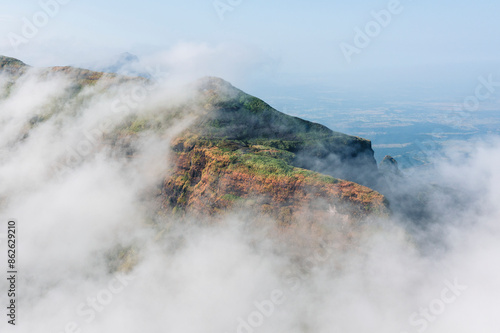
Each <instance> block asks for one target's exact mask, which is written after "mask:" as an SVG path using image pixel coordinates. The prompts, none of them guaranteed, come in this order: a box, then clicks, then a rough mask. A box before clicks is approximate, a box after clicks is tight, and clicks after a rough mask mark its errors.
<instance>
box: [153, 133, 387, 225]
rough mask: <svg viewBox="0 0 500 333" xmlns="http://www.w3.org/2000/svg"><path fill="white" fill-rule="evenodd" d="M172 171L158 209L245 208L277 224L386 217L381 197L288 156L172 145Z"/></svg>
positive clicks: (213, 145)
mask: <svg viewBox="0 0 500 333" xmlns="http://www.w3.org/2000/svg"><path fill="white" fill-rule="evenodd" d="M174 150H175V152H176V156H175V158H174V161H173V163H174V165H175V172H174V174H173V175H171V176H170V177H168V178H167V179H166V180H165V183H164V185H163V188H162V207H163V209H165V210H173V211H174V212H184V211H189V212H194V213H197V214H200V215H204V214H209V215H214V214H217V213H221V212H224V211H226V210H227V209H228V208H238V207H241V208H249V209H252V210H254V211H256V212H257V213H262V214H264V215H268V216H270V217H273V218H275V219H277V220H278V221H280V222H281V223H284V224H288V223H293V222H294V221H295V220H303V219H305V218H307V219H313V220H314V219H319V218H324V217H325V215H329V214H332V213H335V212H336V211H338V212H339V213H340V214H345V215H346V216H349V217H350V218H354V219H358V218H362V217H365V216H367V215H369V214H372V213H375V214H385V213H387V208H386V201H385V198H384V196H382V195H381V194H379V193H377V192H375V191H373V190H371V189H369V188H367V187H364V186H361V185H359V184H356V183H353V182H349V181H345V180H339V179H336V178H333V177H330V176H326V175H322V174H319V173H316V172H313V171H310V170H305V169H301V168H296V167H294V166H292V165H291V164H289V163H287V161H292V160H293V154H291V153H289V152H287V151H285V150H280V149H276V148H273V147H269V146H263V145H253V144H245V143H242V142H239V141H234V140H226V139H224V140H219V141H214V140H212V141H204V140H195V141H193V140H186V139H185V138H179V139H177V140H175V141H174Z"/></svg>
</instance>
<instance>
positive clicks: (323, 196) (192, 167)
mask: <svg viewBox="0 0 500 333" xmlns="http://www.w3.org/2000/svg"><path fill="white" fill-rule="evenodd" d="M0 64H1V65H2V69H1V71H2V72H5V73H7V74H9V75H10V77H11V79H12V83H11V85H14V84H15V83H16V82H17V81H18V79H19V78H21V77H23V75H27V73H29V72H30V67H28V66H27V65H25V64H24V63H22V62H20V61H18V60H15V59H11V58H5V57H4V58H2V61H1V62H0ZM33 71H34V72H33V73H35V74H33V75H36V76H37V77H42V78H44V79H46V80H51V77H52V76H51V75H52V74H57V75H59V76H63V77H65V78H67V79H69V80H70V81H71V82H72V88H71V89H69V90H68V92H67V93H66V95H64V96H65V97H64V98H61V99H59V100H58V103H59V104H56V105H51V106H50V108H49V109H50V113H49V114H42V115H41V116H39V117H38V116H37V118H36V125H37V126H38V125H40V124H42V123H44V122H47V121H49V120H50V119H51V118H53V117H56V116H57V115H61V114H63V113H67V114H68V115H69V116H72V115H73V114H75V110H74V109H71V110H68V109H67V108H68V105H72V108H76V109H77V108H80V107H82V106H85V105H87V104H89V103H88V102H85V101H86V100H88V99H89V98H91V97H89V96H90V95H89V92H88V91H87V92H85V93H84V92H83V88H85V87H92V86H94V85H96V84H98V83H99V88H98V89H96V91H94V94H97V95H99V94H102V93H104V92H106V91H107V90H108V89H110V88H115V87H117V86H120V85H122V84H124V83H132V84H137V85H144V84H145V85H148V84H150V82H148V81H147V80H145V79H143V78H134V77H123V76H119V75H116V74H107V73H101V72H93V71H89V70H85V69H78V68H73V67H52V68H45V69H36V70H33ZM19 81H22V80H19ZM184 89H185V90H186V91H190V92H191V94H189V96H190V98H189V99H187V100H182V102H180V103H177V104H174V105H159V106H155V107H154V108H149V109H148V108H145V109H144V110H141V109H138V110H136V111H135V112H132V113H131V114H126V115H123V116H122V117H121V118H120V120H118V121H117V122H115V123H114V125H113V127H111V128H110V130H109V131H108V132H106V133H103V136H102V137H101V145H103V146H109V147H111V148H112V149H113V150H115V151H116V152H117V153H118V154H119V155H120V154H123V155H124V156H125V157H126V158H127V159H128V160H134V158H135V157H137V156H140V155H141V150H140V149H137V148H135V147H134V142H136V141H137V140H138V139H139V138H140V137H144V136H154V135H157V136H159V137H166V136H167V134H168V133H169V131H170V129H171V128H172V127H174V126H175V125H176V124H178V123H180V122H181V121H182V120H183V119H186V118H187V117H189V118H190V119H191V120H190V121H189V126H187V127H185V129H184V130H183V131H182V132H181V133H180V134H179V135H177V136H176V137H175V138H174V139H173V140H171V141H169V144H170V145H171V150H172V154H171V159H170V166H167V165H166V166H165V169H166V170H169V171H170V172H169V173H168V174H169V175H168V176H167V177H166V178H165V179H163V181H161V182H160V183H161V184H159V185H158V186H159V188H160V191H159V192H158V193H156V194H155V195H154V197H153V198H150V199H152V200H153V201H154V202H158V203H159V206H158V207H157V208H156V209H157V210H158V213H160V214H162V215H164V214H170V213H175V214H186V213H188V214H200V215H202V216H205V215H206V216H210V215H215V214H219V213H223V212H225V211H228V210H230V209H233V208H242V209H247V210H251V211H254V212H256V213H258V214H263V215H265V216H269V217H272V218H274V219H277V220H278V221H279V222H280V223H284V224H290V223H293V222H294V221H299V220H302V219H304V218H306V219H314V218H318V217H321V216H322V215H331V214H334V215H335V214H336V213H337V212H338V213H339V214H345V215H346V216H349V217H351V218H353V219H356V220H357V219H360V218H363V217H365V216H367V215H370V214H372V213H375V214H386V213H387V212H388V209H387V202H386V199H385V198H384V196H382V195H381V194H379V193H378V192H376V191H374V190H372V189H370V188H368V187H365V186H363V185H370V184H371V183H373V180H375V179H376V178H377V177H378V169H377V165H376V163H375V159H374V157H373V155H374V154H373V150H372V149H371V143H370V141H368V140H364V139H362V138H358V137H353V136H349V135H346V134H342V133H338V132H333V131H331V130H330V129H328V128H326V127H325V126H322V125H320V124H316V123H312V122H309V121H306V120H303V119H300V118H296V117H292V116H289V115H286V114H284V113H281V112H279V111H277V110H275V109H273V108H272V107H271V106H269V105H268V104H266V103H265V102H264V101H262V100H260V99H258V98H256V97H253V96H250V95H248V94H246V93H244V92H243V91H241V90H239V89H237V88H235V87H233V86H232V85H231V84H229V83H228V82H226V81H224V80H222V79H219V78H213V77H207V78H203V79H200V80H199V81H197V82H195V83H193V84H191V85H189V86H188V87H185V88H184ZM160 93H161V92H160ZM68 100H72V101H77V103H73V104H70V103H67V102H68ZM41 109H43V108H41ZM30 122H31V124H32V125H30V126H28V127H27V129H26V133H24V134H23V137H28V136H29V131H30V130H31V129H32V128H33V127H34V125H33V124H34V122H33V120H32V119H31V120H30ZM358 183H360V184H363V185H360V184H358ZM153 192H154V190H153V189H152V191H151V193H153Z"/></svg>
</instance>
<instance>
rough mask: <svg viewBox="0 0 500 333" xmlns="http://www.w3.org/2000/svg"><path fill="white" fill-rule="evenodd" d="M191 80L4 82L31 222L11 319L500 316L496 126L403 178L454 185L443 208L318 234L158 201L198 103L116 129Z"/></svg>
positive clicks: (218, 324) (17, 194)
mask: <svg viewBox="0 0 500 333" xmlns="http://www.w3.org/2000/svg"><path fill="white" fill-rule="evenodd" d="M183 84H184V82H180V80H179V79H178V77H177V76H176V75H173V76H172V77H167V79H165V80H164V81H161V82H157V83H153V84H151V83H149V84H148V83H140V82H135V81H130V82H122V83H120V84H118V85H116V86H113V87H108V86H107V83H106V82H98V83H97V84H96V85H94V86H90V87H86V88H83V89H82V90H81V91H77V92H75V91H74V89H73V88H72V85H71V82H69V81H68V80H67V79H66V78H65V77H64V76H58V75H57V74H56V75H54V76H50V77H48V78H41V77H40V75H39V73H37V72H36V70H33V72H30V73H29V74H27V75H25V76H23V78H22V79H21V80H19V81H17V82H16V83H15V84H14V85H13V86H12V87H10V88H9V89H10V93H9V94H8V95H7V96H4V97H3V98H2V100H1V101H0V124H1V126H2V131H0V152H1V155H0V183H1V184H2V186H1V188H0V216H2V218H3V220H4V221H7V219H8V218H15V219H16V220H17V221H18V225H19V235H18V244H19V245H18V249H19V255H18V258H19V277H20V280H19V286H18V292H19V297H18V306H19V307H18V313H19V318H18V326H17V327H16V328H15V329H13V330H12V331H16V332H57V333H59V332H104V331H107V332H117V333H118V332H120V333H121V332H137V331H148V332H163V331H165V330H168V331H169V332H183V333H188V332H226V333H230V332H240V333H253V332H276V331H287V332H355V333H357V332H366V331H373V332H398V333H401V332H408V333H410V332H457V333H459V332H471V331H478V332H496V331H497V327H499V326H500V319H497V318H498V316H497V309H498V306H497V305H498V299H499V297H500V291H499V289H498V287H497V285H498V282H497V281H498V280H499V278H500V271H499V268H498V265H497V263H498V258H497V256H498V253H499V251H500V245H499V244H500V242H499V241H498V240H499V237H500V230H499V226H498V221H499V220H500V211H499V207H498V202H499V199H500V190H499V188H500V174H499V171H498V165H499V163H500V138H495V137H492V138H489V139H488V140H487V141H478V142H472V143H470V145H469V146H467V147H460V153H458V150H454V149H453V147H452V148H450V150H449V151H448V152H447V157H448V158H447V161H448V162H446V163H443V162H440V163H439V164H437V165H436V167H435V168H434V169H433V170H432V171H426V172H428V173H426V174H418V173H416V174H412V175H411V177H408V178H407V179H406V180H405V184H404V186H405V188H406V189H407V190H408V191H409V190H411V189H412V188H418V187H419V186H420V183H421V182H422V181H424V180H425V181H426V182H429V183H431V184H433V186H438V187H440V188H446V189H450V191H438V192H436V193H434V194H433V196H432V198H431V199H432V200H431V202H430V204H429V205H428V206H427V209H429V212H430V213H431V216H432V221H430V222H432V223H426V222H429V221H421V224H418V223H417V224H415V222H414V221H409V219H408V218H407V217H405V216H404V215H402V214H393V215H391V216H389V217H387V218H371V219H368V220H366V221H363V223H361V224H359V225H355V226H351V227H347V229H346V228H339V227H338V225H336V224H335V220H333V221H334V222H333V223H332V221H313V222H314V225H320V226H321V232H318V230H316V229H313V228H312V227H309V226H310V225H312V224H311V223H309V222H311V221H303V224H298V225H296V226H294V227H292V228H289V229H287V230H283V229H282V228H280V227H279V226H278V224H277V223H276V222H275V221H272V220H270V219H268V220H266V219H264V220H256V219H255V217H253V216H252V214H251V212H247V211H245V210H235V211H232V212H227V213H225V214H223V215H220V216H215V217H207V218H201V219H200V218H198V217H191V216H189V215H187V216H178V215H174V214H172V215H171V216H164V215H161V214H158V211H159V209H158V205H159V203H158V202H156V201H155V191H157V186H158V185H161V184H162V181H163V180H164V178H165V177H166V176H168V174H169V172H170V171H171V170H170V169H169V168H170V167H169V155H170V154H171V150H170V142H171V140H172V139H173V138H175V136H176V135H177V134H179V133H180V132H182V131H183V130H184V129H186V128H187V126H188V125H189V124H190V122H191V121H192V115H193V114H189V113H186V114H181V115H180V116H179V115H178V114H176V115H175V117H173V118H172V119H174V120H173V121H171V122H170V123H168V126H166V127H165V129H164V130H162V131H159V132H155V131H146V132H145V133H142V134H139V135H137V136H134V140H132V141H127V140H126V139H125V138H122V139H123V140H117V141H113V140H109V138H110V137H111V134H113V133H115V132H116V131H119V130H120V128H121V127H120V126H122V125H123V123H124V121H128V120H129V119H135V118H134V117H135V116H138V115H141V114H146V113H148V114H154V115H157V116H158V117H160V118H161V117H163V116H165V114H168V113H169V112H173V111H172V110H175V106H176V105H178V104H179V103H180V102H182V101H185V100H189V99H190V98H192V96H193V95H192V92H190V91H189V89H188V88H186V87H185V86H184V85H183ZM0 85H1V86H2V87H5V86H6V85H7V78H2V79H1V80H0ZM137 89H139V90H137ZM137 91H140V92H142V93H143V94H142V95H140V94H138V93H137ZM138 96H142V97H140V98H139V97H138ZM117 106H118V107H117ZM192 112H193V113H196V108H194V109H193V110H192ZM41 119H43V121H42V120H41ZM118 137H119V138H121V137H120V136H118ZM130 151H132V152H133V156H134V157H133V158H131V157H130ZM440 160H442V159H440ZM401 186H403V185H401ZM457 196H459V198H460V200H455V198H456V197H457ZM0 225H1V226H2V228H4V226H5V224H4V223H2V224H0ZM3 231H4V230H2V231H1V232H3ZM436 235H438V236H436ZM342 239H344V241H340V240H342ZM0 241H2V243H1V244H0V245H1V246H2V248H5V240H4V239H0ZM2 251H4V250H2ZM2 265H3V264H2ZM1 281H2V282H1V283H0V289H1V290H6V289H7V288H6V287H7V282H6V280H5V279H2V280H1ZM0 299H1V300H2V304H4V301H3V300H4V299H6V298H5V295H2V297H1V298H0ZM4 319H5V318H4ZM0 327H1V328H2V330H4V329H7V328H9V329H11V328H10V327H7V325H6V323H5V320H2V322H1V323H0Z"/></svg>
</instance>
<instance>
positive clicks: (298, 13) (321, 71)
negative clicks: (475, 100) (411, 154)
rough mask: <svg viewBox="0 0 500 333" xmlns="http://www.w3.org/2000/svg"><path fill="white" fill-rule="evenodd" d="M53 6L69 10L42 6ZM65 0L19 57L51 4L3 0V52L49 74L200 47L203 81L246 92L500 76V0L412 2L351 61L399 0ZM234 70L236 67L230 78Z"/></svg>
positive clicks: (402, 5) (0, 22) (403, 2)
mask: <svg viewBox="0 0 500 333" xmlns="http://www.w3.org/2000/svg"><path fill="white" fill-rule="evenodd" d="M51 1H60V2H63V0H45V1H41V2H43V3H50V2H51ZM64 1H65V2H66V1H67V2H69V3H67V4H64V5H62V4H61V5H60V6H59V7H60V8H59V9H58V10H57V13H56V14H55V15H54V16H53V17H50V18H49V20H48V21H47V23H46V24H43V25H42V26H41V27H40V28H39V29H38V30H39V31H38V32H37V33H36V34H35V36H34V37H31V38H28V39H27V42H26V43H22V44H20V45H19V46H18V48H17V49H15V48H13V47H12V43H11V42H10V40H9V39H12V36H13V34H16V35H17V36H21V37H22V36H23V34H22V28H23V25H24V24H25V23H24V22H25V21H23V18H26V19H28V20H29V21H31V22H32V21H33V20H34V19H33V15H36V14H37V13H39V12H40V11H41V10H43V9H42V5H41V4H40V3H41V2H40V1H33V0H24V1H16V2H13V1H9V2H7V1H5V0H4V1H2V2H3V3H2V6H1V10H2V15H0V37H1V39H0V54H4V55H8V56H14V57H16V58H20V59H22V60H24V61H25V62H28V63H30V64H33V65H38V66H49V65H66V64H81V63H89V62H92V61H97V60H99V59H105V58H109V57H111V56H113V55H116V54H119V53H121V52H124V51H129V52H132V53H134V54H136V55H138V56H139V57H148V56H151V55H153V54H166V53H167V54H168V52H169V50H170V51H171V50H173V49H174V50H175V49H176V47H179V45H190V46H191V47H190V48H188V49H190V50H192V51H193V52H196V50H200V49H201V50H205V52H204V54H205V55H206V54H209V56H210V57H211V59H210V61H206V62H204V60H203V56H204V55H203V54H202V55H199V56H195V57H194V58H193V59H194V60H193V61H197V60H198V59H202V61H201V62H204V64H205V65H204V66H201V67H200V68H199V69H200V75H205V74H213V75H225V76H228V77H227V78H228V79H230V80H233V81H236V82H237V83H241V84H243V85H245V84H246V82H248V78H249V77H252V80H253V81H252V82H253V83H255V82H259V80H260V81H265V82H266V83H269V82H274V83H276V84H291V83H297V84H298V83H305V84H320V83H321V84H332V85H337V86H342V85H344V86H354V87H356V86H370V85H379V86H383V87H386V86H387V87H389V86H390V85H391V84H393V85H394V86H400V85H410V86H411V85H412V84H415V82H419V83H422V82H424V83H427V84H429V85H430V86H432V85H436V86H438V87H443V85H447V84H449V85H450V86H454V85H456V84H457V83H461V82H463V84H464V85H467V84H470V85H472V84H473V83H474V80H475V79H476V78H477V77H478V76H479V75H484V74H488V73H495V72H498V69H500V65H499V64H500V61H499V55H500V33H499V32H500V20H498V13H499V12H500V2H498V1H493V0H483V1H477V2H472V1H464V0H458V1H450V0H444V1H430V0H413V1H411V0H401V1H400V2H399V5H398V8H399V9H400V12H399V13H397V14H391V18H390V20H389V21H388V24H387V26H385V27H382V26H380V29H379V30H380V31H375V32H374V36H373V37H369V40H370V42H369V45H368V46H366V47H364V48H358V51H359V52H358V53H354V54H352V56H351V57H350V58H351V59H350V62H349V61H347V59H346V57H345V56H344V54H343V52H342V49H341V47H340V45H342V44H341V43H344V44H343V45H347V44H349V45H351V46H354V47H356V45H355V42H354V38H355V35H356V33H355V29H356V27H359V28H360V29H361V30H362V31H363V32H366V29H365V28H366V26H367V24H369V23H370V22H372V21H374V20H375V19H374V17H373V15H372V12H373V11H376V12H380V11H383V10H388V9H389V6H390V3H391V1H386V0H384V1H365V0H356V1H352V2H346V1H342V2H341V1H307V2H306V1H298V0H287V1H273V2H271V1H264V0H242V1H238V0H221V1H219V2H218V3H219V5H220V4H221V3H222V5H221V6H224V4H225V6H226V7H225V8H231V10H228V11H226V12H224V14H223V18H224V20H221V18H220V16H219V15H218V13H217V11H216V9H215V8H214V3H215V2H216V1H213V0H188V1H153V0H142V1H133V0H120V1H117V0H107V1H105V2H104V1H97V0H85V1H83V0H72V1H68V0H64ZM396 1H397V0H396ZM231 3H232V4H233V5H230V4H231ZM227 6H229V7H227ZM221 8H222V7H221ZM42 19H43V18H42ZM372 23H373V22H372ZM207 49H208V50H212V51H210V52H208V51H207ZM231 50H236V51H235V52H234V53H235V54H231V53H232V51H231ZM202 53H203V52H202ZM217 59H219V61H218V60H217ZM225 64H228V70H227V71H224V70H221V68H223V67H224V65H225ZM233 72H235V74H234V73H233Z"/></svg>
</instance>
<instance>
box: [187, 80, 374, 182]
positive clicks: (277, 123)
mask: <svg viewBox="0 0 500 333" xmlns="http://www.w3.org/2000/svg"><path fill="white" fill-rule="evenodd" d="M197 89H198V91H199V95H200V96H201V98H202V101H203V103H204V105H203V107H204V108H205V109H206V110H207V111H208V112H207V113H206V114H205V115H204V117H201V119H200V120H199V121H198V123H197V124H195V125H194V126H193V127H192V129H191V133H193V134H196V135H198V137H200V138H205V139H213V138H217V139H220V138H225V139H229V140H241V141H244V142H246V143H249V144H254V145H255V144H257V145H259V144H263V145H266V146H270V147H273V148H276V149H281V150H285V151H288V152H291V153H293V154H294V156H293V160H292V161H291V164H292V165H294V166H296V167H300V168H305V169H310V170H313V171H318V172H321V173H324V174H328V175H331V176H333V177H337V178H342V179H346V180H351V181H354V182H358V183H361V184H364V185H368V186H371V185H373V184H375V181H376V178H377V177H378V168H377V164H376V161H375V158H374V152H373V150H372V148H371V142H370V141H368V140H365V139H362V138H358V137H354V136H349V135H346V134H342V133H338V132H334V131H332V130H330V129H328V128H327V127H325V126H323V125H320V124H317V123H313V122H309V121H306V120H303V119H300V118H297V117H292V116H289V115H286V114H284V113H281V112H279V111H277V110H275V109H273V108H272V107H271V106H269V105H268V104H266V103H265V102H263V101H262V100H260V99H258V98H256V97H253V96H250V95H248V94H245V93H244V92H242V91H241V90H239V89H236V88H234V87H233V86H231V85H230V84H229V83H227V82H226V81H224V80H221V79H218V78H204V79H202V80H200V81H199V82H198V83H197Z"/></svg>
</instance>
